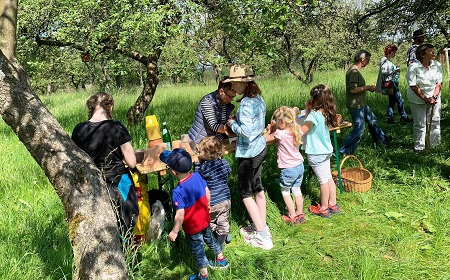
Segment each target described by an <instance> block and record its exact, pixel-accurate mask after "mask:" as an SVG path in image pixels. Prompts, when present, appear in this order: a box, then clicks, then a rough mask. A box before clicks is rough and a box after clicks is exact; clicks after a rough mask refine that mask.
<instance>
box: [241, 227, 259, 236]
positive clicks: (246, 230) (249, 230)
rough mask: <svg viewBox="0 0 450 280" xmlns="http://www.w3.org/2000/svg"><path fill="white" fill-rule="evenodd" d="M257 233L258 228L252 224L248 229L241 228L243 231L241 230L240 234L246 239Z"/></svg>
mask: <svg viewBox="0 0 450 280" xmlns="http://www.w3.org/2000/svg"><path fill="white" fill-rule="evenodd" d="M255 231H256V227H255V225H254V224H251V225H249V226H246V227H241V229H240V230H239V232H240V233H241V234H242V236H244V237H246V236H248V235H249V234H252V233H254V232H255Z"/></svg>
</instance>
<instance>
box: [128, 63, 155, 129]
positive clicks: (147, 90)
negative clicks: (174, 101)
mask: <svg viewBox="0 0 450 280" xmlns="http://www.w3.org/2000/svg"><path fill="white" fill-rule="evenodd" d="M158 58H159V55H158V56H157V57H156V58H155V59H151V60H150V61H148V62H147V63H146V64H145V69H146V72H147V73H146V77H145V80H144V87H143V88H142V92H141V95H140V96H139V97H138V99H137V100H136V102H135V103H134V105H133V106H131V107H130V109H128V112H127V119H128V123H129V124H133V125H137V124H139V122H140V121H141V120H143V119H144V114H145V110H147V107H148V105H150V103H151V102H152V100H153V97H154V96H155V92H156V87H157V86H158V83H159V79H158V65H157V62H158Z"/></svg>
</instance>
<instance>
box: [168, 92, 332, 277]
mask: <svg viewBox="0 0 450 280" xmlns="http://www.w3.org/2000/svg"><path fill="white" fill-rule="evenodd" d="M298 113H299V110H298V108H290V107H286V106H282V107H280V108H278V109H277V110H276V111H275V112H274V114H273V116H272V121H271V123H270V124H269V125H268V126H267V132H266V133H265V135H264V138H266V141H275V142H276V143H277V157H278V161H277V163H278V167H279V168H280V169H281V172H280V187H281V193H282V196H283V200H284V202H285V204H286V208H287V211H288V212H287V214H286V215H282V219H283V220H284V221H285V222H286V223H287V224H294V225H300V224H302V223H304V222H306V220H305V215H304V213H303V195H302V192H301V189H300V186H301V184H302V180H303V172H304V166H303V157H302V155H301V153H300V151H299V148H300V144H301V143H302V140H303V144H302V149H304V150H305V153H306V154H307V158H308V164H309V166H311V167H312V169H313V171H314V173H315V174H316V176H317V178H318V180H319V183H320V194H321V200H320V204H318V205H312V206H310V207H309V212H311V213H312V214H315V215H319V216H321V217H330V215H331V214H337V213H339V212H340V209H339V206H338V204H337V203H336V185H335V183H334V180H333V178H332V176H331V167H330V158H331V154H332V152H333V147H332V144H331V139H330V134H329V130H328V129H329V127H335V126H337V125H338V117H337V114H336V104H335V102H334V98H333V95H332V93H331V90H330V89H329V88H328V87H327V86H326V85H322V84H321V85H317V86H315V87H314V88H312V90H311V92H310V100H309V101H308V102H307V103H306V119H305V121H304V124H303V125H299V124H298V123H297V122H296V116H297V115H298ZM197 149H198V152H199V160H200V163H199V164H195V167H194V172H191V169H192V165H193V163H192V158H191V155H190V154H189V153H188V152H186V151H185V150H183V149H174V150H173V151H172V152H169V151H166V152H163V153H162V154H161V155H160V159H161V160H162V161H163V162H165V163H166V164H167V166H168V167H169V168H170V172H171V174H172V175H173V176H174V177H176V178H177V179H178V185H177V186H176V188H175V189H174V190H173V194H172V204H173V207H174V210H175V218H174V226H173V229H172V231H171V232H170V233H169V235H168V238H169V240H171V241H175V239H176V238H177V236H178V232H179V230H180V228H183V230H184V232H185V236H186V240H187V243H188V244H189V246H190V248H191V251H192V253H193V254H194V256H195V258H196V261H197V265H198V267H199V273H198V274H195V275H192V276H191V277H190V278H189V279H191V280H193V279H207V278H208V271H207V267H208V266H209V267H211V268H227V267H228V266H229V263H228V262H227V260H226V259H225V257H224V254H223V251H222V249H223V244H224V243H225V242H227V241H229V236H228V234H229V222H228V216H229V214H230V208H231V200H230V189H229V187H228V185H227V180H228V176H229V175H230V174H231V168H230V166H229V164H228V162H227V161H226V160H225V159H222V157H221V156H222V153H221V145H220V143H219V141H218V140H217V138H216V137H214V136H210V137H205V138H203V139H202V140H201V142H200V143H199V144H198V147H197ZM291 192H292V194H293V196H294V199H292V197H291ZM241 232H242V229H241ZM245 236H246V235H245V234H244V237H245ZM270 238H271V236H270ZM204 243H206V244H207V245H208V247H209V248H210V249H211V250H212V251H213V252H214V253H215V255H216V260H214V261H208V259H207V258H206V253H205V250H204ZM262 248H263V247H262ZM263 249H264V248H263ZM268 249H269V248H268Z"/></svg>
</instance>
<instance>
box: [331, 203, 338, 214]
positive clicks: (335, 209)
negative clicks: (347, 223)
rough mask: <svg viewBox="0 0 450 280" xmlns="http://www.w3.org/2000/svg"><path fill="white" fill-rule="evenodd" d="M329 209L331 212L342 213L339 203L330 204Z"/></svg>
mask: <svg viewBox="0 0 450 280" xmlns="http://www.w3.org/2000/svg"><path fill="white" fill-rule="evenodd" d="M328 210H330V214H339V213H341V208H339V205H338V204H337V203H336V204H335V205H333V206H331V205H328Z"/></svg>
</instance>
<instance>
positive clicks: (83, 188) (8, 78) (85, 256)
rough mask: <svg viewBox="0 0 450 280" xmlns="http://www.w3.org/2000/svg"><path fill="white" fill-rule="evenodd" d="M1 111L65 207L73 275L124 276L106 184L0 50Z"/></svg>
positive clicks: (117, 232)
mask: <svg viewBox="0 0 450 280" xmlns="http://www.w3.org/2000/svg"><path fill="white" fill-rule="evenodd" d="M0 114H1V116H2V118H3V120H4V121H5V122H6V123H7V124H8V125H9V126H10V127H11V129H12V130H13V131H14V133H15V134H16V135H17V136H18V137H19V139H20V141H21V142H22V143H23V144H24V145H25V147H26V148H27V149H28V151H29V152H30V154H31V156H32V157H33V158H34V159H35V160H36V162H37V163H38V164H39V166H40V167H41V168H42V170H43V171H44V172H45V174H46V176H47V178H48V179H49V181H50V183H51V184H52V185H53V186H54V189H55V191H56V193H57V194H58V196H59V198H60V199H61V202H62V204H63V205H64V210H65V214H66V219H67V224H68V228H69V238H70V241H71V244H72V249H73V254H74V263H75V271H74V277H73V278H74V279H127V277H128V275H127V273H128V272H127V269H126V264H125V259H124V255H123V253H122V249H121V244H120V240H119V238H118V235H119V231H118V228H117V222H116V218H115V215H114V212H113V209H112V207H111V203H110V199H109V196H108V193H107V189H106V184H105V182H104V180H103V179H102V175H101V173H100V171H99V170H98V169H97V167H96V166H95V165H94V163H93V162H92V160H91V159H90V158H89V156H88V155H87V154H86V153H84V152H83V151H82V150H81V149H79V148H78V147H77V146H76V145H75V143H74V142H73V141H72V140H71V139H70V138H69V136H68V135H67V133H66V132H65V131H64V129H63V128H62V127H61V125H60V124H59V123H58V122H57V120H56V119H55V118H54V117H53V116H52V115H51V113H50V112H49V111H48V110H47V108H46V107H45V106H44V105H43V104H42V102H41V100H40V99H39V97H38V96H37V95H35V94H34V92H33V91H32V90H31V87H30V84H29V80H28V76H27V74H26V73H25V71H24V70H23V69H22V67H21V66H20V65H19V64H18V63H17V62H16V61H15V60H13V61H9V60H8V59H7V58H6V57H5V56H4V55H3V53H2V52H0Z"/></svg>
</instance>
